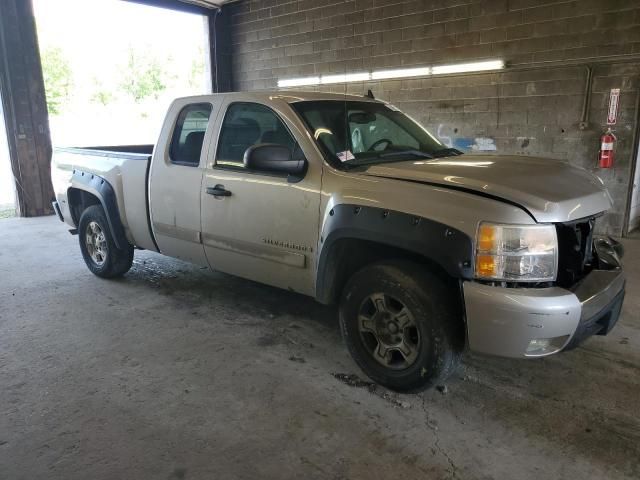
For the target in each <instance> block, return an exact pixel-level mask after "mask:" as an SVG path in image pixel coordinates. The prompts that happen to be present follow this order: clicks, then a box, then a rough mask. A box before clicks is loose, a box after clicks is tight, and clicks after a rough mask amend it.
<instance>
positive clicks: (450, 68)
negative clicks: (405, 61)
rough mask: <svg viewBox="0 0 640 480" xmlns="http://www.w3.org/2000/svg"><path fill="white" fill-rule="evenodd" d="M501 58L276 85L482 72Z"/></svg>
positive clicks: (497, 66)
mask: <svg viewBox="0 0 640 480" xmlns="http://www.w3.org/2000/svg"><path fill="white" fill-rule="evenodd" d="M503 68H504V61H503V60H486V61H483V62H472V63H457V64H455V65H439V66H437V67H416V68H399V69H394V70H376V71H374V72H371V73H370V72H358V73H341V74H337V75H322V76H315V77H302V78H287V79H284V80H278V87H303V86H305V85H330V84H334V83H349V82H367V81H369V80H388V79H393V78H411V77H427V76H429V75H443V74H447V73H467V72H483V71H486V70H502V69H503Z"/></svg>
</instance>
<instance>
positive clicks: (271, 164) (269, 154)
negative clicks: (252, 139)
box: [243, 143, 307, 182]
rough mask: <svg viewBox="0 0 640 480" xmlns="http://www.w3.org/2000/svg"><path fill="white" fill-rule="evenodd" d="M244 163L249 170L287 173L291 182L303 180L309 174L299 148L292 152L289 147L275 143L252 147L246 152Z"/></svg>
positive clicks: (305, 160)
mask: <svg viewBox="0 0 640 480" xmlns="http://www.w3.org/2000/svg"><path fill="white" fill-rule="evenodd" d="M243 162H244V166H245V168H246V169H248V170H256V171H259V172H273V173H286V174H288V175H289V181H290V182H298V181H300V180H302V178H303V177H304V175H305V173H306V172H307V159H306V158H304V156H303V154H302V151H301V150H300V148H299V147H297V146H296V148H295V149H294V151H293V152H292V151H291V149H290V148H289V147H286V146H284V145H276V144H273V143H259V144H257V145H252V146H251V147H249V148H247V150H246V151H245V152H244V159H243Z"/></svg>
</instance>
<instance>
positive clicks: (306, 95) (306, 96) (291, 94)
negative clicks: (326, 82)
mask: <svg viewBox="0 0 640 480" xmlns="http://www.w3.org/2000/svg"><path fill="white" fill-rule="evenodd" d="M218 96H232V97H236V98H237V99H238V100H239V101H242V100H261V101H266V102H268V101H269V100H275V99H279V100H284V101H285V102H287V103H296V102H304V101H309V100H337V101H340V100H342V101H344V100H350V101H359V102H380V100H377V99H372V98H369V97H367V96H364V95H352V94H345V93H326V92H298V91H291V90H265V91H259V92H225V93H213V94H209V95H196V96H188V97H181V99H185V100H187V99H193V101H203V100H206V99H207V98H215V97H218Z"/></svg>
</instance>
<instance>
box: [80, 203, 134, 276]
mask: <svg viewBox="0 0 640 480" xmlns="http://www.w3.org/2000/svg"><path fill="white" fill-rule="evenodd" d="M78 238H79V240H80V251H81V252H82V257H83V258H84V261H85V263H86V264H87V267H89V270H91V272H92V273H93V274H95V275H97V276H98V277H102V278H115V277H120V276H122V275H124V274H125V273H127V272H128V271H129V269H130V268H131V265H132V264H133V246H131V245H129V244H128V243H127V245H126V247H125V248H122V249H120V248H118V247H117V246H116V244H115V242H114V241H113V236H112V234H111V229H110V228H109V222H108V221H107V216H106V215H105V213H104V210H103V209H102V207H101V206H99V205H92V206H90V207H88V208H87V209H86V210H85V211H84V212H82V215H81V216H80V222H79V224H78Z"/></svg>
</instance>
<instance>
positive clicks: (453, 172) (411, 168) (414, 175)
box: [364, 155, 612, 223]
mask: <svg viewBox="0 0 640 480" xmlns="http://www.w3.org/2000/svg"><path fill="white" fill-rule="evenodd" d="M364 174H365V175H369V176H375V177H383V178H390V179H395V180H406V181H412V182H419V183H425V184H429V185H441V186H443V187H447V188H454V189H458V190H466V191H471V192H477V193H479V194H481V195H484V196H489V197H494V198H498V199H501V200H503V201H507V202H509V203H515V204H517V205H519V206H521V207H522V208H524V209H525V210H527V211H528V212H529V213H530V214H531V215H532V216H533V217H534V218H535V220H536V221H537V222H542V223H549V222H567V221H571V220H576V219H580V218H584V217H589V216H592V215H596V214H599V213H601V212H604V211H605V210H608V209H609V208H611V205H612V202H611V197H610V196H609V193H608V192H607V190H606V189H605V187H604V185H603V183H602V181H600V179H599V178H598V177H596V176H595V175H593V174H591V173H589V172H588V171H586V170H584V169H583V168H579V167H574V166H572V165H570V164H568V163H565V162H561V161H558V160H551V159H548V158H536V157H523V156H517V155H513V156H511V155H495V156H494V155H491V156H489V155H462V156H459V157H446V158H441V159H434V160H412V161H406V162H398V163H387V164H383V165H373V166H371V167H369V168H367V170H366V171H365V172H364Z"/></svg>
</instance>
